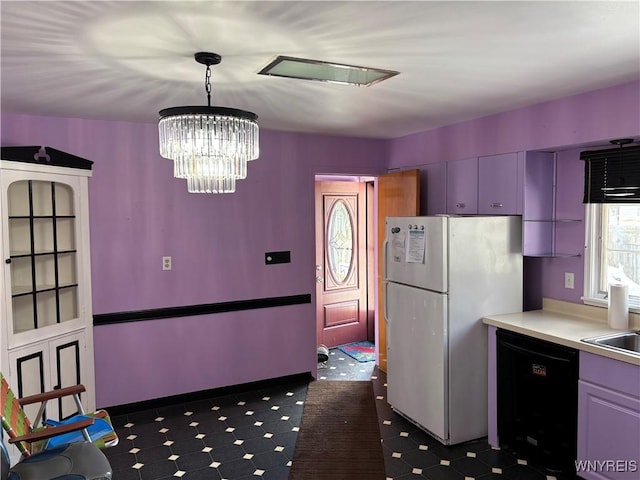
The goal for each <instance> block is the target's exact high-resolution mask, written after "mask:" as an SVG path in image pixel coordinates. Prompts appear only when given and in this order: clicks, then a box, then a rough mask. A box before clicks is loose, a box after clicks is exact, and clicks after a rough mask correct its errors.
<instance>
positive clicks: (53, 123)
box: [1, 82, 640, 406]
mask: <svg viewBox="0 0 640 480" xmlns="http://www.w3.org/2000/svg"><path fill="white" fill-rule="evenodd" d="M639 108H640V83H638V82H635V83H631V84H626V85H621V86H618V87H613V88H609V89H604V90H600V91H596V92H590V93H586V94H582V95H577V96H573V97H568V98H564V99H560V100H557V101H554V102H548V103H544V104H540V105H535V106H531V107H528V108H523V109H519V110H515V111H512V112H506V113H503V114H500V115H493V116H490V117H486V118H483V119H477V120H473V121H469V122H464V123H461V124H457V125H452V126H448V127H443V128H439V129H436V130H431V131H427V132H422V133H418V134H414V135H410V136H407V137H402V138H398V139H395V140H391V141H383V140H370V139H369V140H368V139H353V138H351V139H350V138H340V137H326V136H314V135H306V134H293V133H281V132H262V133H261V155H260V159H258V160H256V161H255V162H253V163H251V164H250V165H249V176H248V178H247V179H246V180H243V181H241V182H239V183H238V188H237V192H236V193H235V194H232V195H195V194H188V193H187V192H186V186H185V183H184V181H183V180H176V179H173V177H172V172H171V168H172V165H171V163H170V161H168V160H164V159H162V158H161V157H160V156H159V155H158V145H157V128H156V126H155V125H150V124H134V123H124V122H103V121H94V120H81V119H65V118H52V117H37V116H27V115H12V114H3V115H2V129H1V136H2V139H1V143H2V145H48V146H52V147H55V148H58V149H60V150H64V151H68V152H70V153H73V154H75V155H79V156H82V157H86V158H88V159H90V160H93V161H94V162H95V163H94V175H93V177H92V178H91V179H90V180H89V195H90V214H91V221H90V227H91V249H92V250H91V255H92V278H93V309H94V313H113V312H121V311H128V310H140V309H147V308H157V307H169V306H182V305H191V304H198V303H214V302H224V301H231V300H243V299H252V298H262V297H272V296H287V295H296V294H304V293H311V294H312V296H313V297H315V283H314V273H315V272H314V265H315V259H314V215H313V211H314V186H313V181H314V174H330V173H338V174H345V175H373V174H376V173H378V172H380V171H382V170H383V169H384V168H385V167H386V168H389V169H392V168H406V167H420V166H424V165H428V164H432V163H436V162H441V161H448V160H454V159H460V158H468V157H473V156H481V155H490V154H495V153H503V152H510V151H520V150H542V149H551V150H554V151H561V153H560V157H559V158H560V161H559V164H558V180H559V181H558V187H559V192H560V193H559V196H558V212H559V215H560V216H564V214H566V215H567V216H569V217H574V216H580V218H581V217H582V216H583V215H584V207H583V205H582V204H581V203H580V202H581V189H582V164H581V162H580V160H579V159H578V154H579V152H580V146H581V145H584V144H588V143H591V144H605V143H606V142H607V141H608V140H609V139H612V138H621V137H636V138H637V137H639V136H640V111H639ZM558 241H559V242H561V244H562V247H563V249H567V250H571V251H574V250H575V251H582V248H583V242H584V223H583V222H581V223H579V224H575V225H573V226H570V227H569V229H568V230H567V231H565V232H560V233H559V238H558ZM272 250H290V251H291V259H292V261H291V263H290V264H283V265H272V266H265V265H264V260H263V258H264V252H266V251H272ZM165 255H170V256H172V257H173V269H172V270H171V271H168V272H167V271H165V272H163V271H162V270H161V257H162V256H165ZM541 262H543V264H542V266H540V268H539V269H537V271H536V275H537V276H538V277H539V278H538V280H537V282H538V283H540V284H541V287H540V288H541V291H542V294H543V295H545V296H548V297H552V298H558V299H563V300H569V301H572V302H579V301H580V295H581V292H582V283H583V282H582V275H583V273H582V257H576V258H569V259H545V260H542V261H541ZM565 271H573V272H574V273H575V275H576V276H575V285H576V288H575V290H566V289H564V288H563V272H565ZM94 337H95V338H94V342H95V355H96V357H95V358H96V398H97V402H98V405H99V406H112V405H120V404H125V403H130V402H135V401H142V400H147V399H152V398H157V397H162V396H167V395H174V394H179V393H184V392H191V391H197V390H202V389H208V388H215V387H220V386H225V385H232V384H239V383H243V382H250V381H254V380H261V379H265V378H272V377H278V376H283V375H289V374H294V373H301V372H307V371H315V368H316V352H315V348H316V338H315V303H312V304H306V305H299V306H290V307H281V308H272V309H261V310H249V311H244V312H234V313H227V314H217V315H208V316H196V317H186V318H177V319H164V320H153V321H145V322H138V323H126V324H117V325H106V326H99V327H96V328H95V329H94Z"/></svg>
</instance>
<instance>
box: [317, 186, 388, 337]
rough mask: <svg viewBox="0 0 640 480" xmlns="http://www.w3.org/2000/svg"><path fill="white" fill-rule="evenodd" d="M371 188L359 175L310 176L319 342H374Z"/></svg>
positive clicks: (373, 258)
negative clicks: (312, 194)
mask: <svg viewBox="0 0 640 480" xmlns="http://www.w3.org/2000/svg"><path fill="white" fill-rule="evenodd" d="M341 178H342V177H341ZM373 191H374V188H373V181H365V180H361V179H360V178H359V177H353V179H349V180H336V181H333V180H331V179H330V177H324V178H323V179H322V180H318V181H316V182H315V226H316V227H315V228H316V266H315V269H316V272H315V273H316V332H317V333H316V334H317V343H318V345H325V346H327V347H328V348H334V347H338V346H341V345H345V344H349V343H354V342H363V341H369V342H371V343H372V344H373V342H374V339H375V317H374V312H375V302H374V292H375V277H374V262H375V256H374V245H375V241H374V239H373V233H374V231H373V198H374V197H373Z"/></svg>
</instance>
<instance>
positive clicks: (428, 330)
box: [385, 282, 449, 440]
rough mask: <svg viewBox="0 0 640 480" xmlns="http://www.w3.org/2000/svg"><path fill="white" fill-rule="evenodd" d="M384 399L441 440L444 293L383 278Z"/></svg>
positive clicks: (444, 418)
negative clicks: (384, 299)
mask: <svg viewBox="0 0 640 480" xmlns="http://www.w3.org/2000/svg"><path fill="white" fill-rule="evenodd" d="M385 287H386V294H387V299H386V301H387V302H388V310H387V314H388V318H387V321H388V324H387V329H388V330H387V355H388V357H387V358H388V366H387V399H388V401H389V403H390V404H391V406H393V408H394V409H395V410H396V411H398V412H399V413H401V414H403V415H404V416H406V417H408V418H409V419H411V420H412V421H414V422H415V423H417V424H418V425H420V426H422V427H423V428H425V429H426V430H428V431H430V432H431V433H433V434H435V435H436V436H438V437H440V438H441V439H443V440H447V438H448V434H449V432H448V423H449V422H448V412H447V404H448V398H447V357H448V356H447V354H446V348H447V320H446V319H447V296H446V295H444V294H441V293H435V292H430V291H428V290H422V289H419V288H415V287H409V286H406V285H400V284H396V283H393V282H389V283H387V285H386V286H385Z"/></svg>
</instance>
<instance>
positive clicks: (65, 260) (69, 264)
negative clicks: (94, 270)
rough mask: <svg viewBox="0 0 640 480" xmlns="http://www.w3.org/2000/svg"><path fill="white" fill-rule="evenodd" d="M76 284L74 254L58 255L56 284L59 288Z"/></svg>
mask: <svg viewBox="0 0 640 480" xmlns="http://www.w3.org/2000/svg"><path fill="white" fill-rule="evenodd" d="M76 283H78V277H77V276H76V254H75V253H61V254H60V255H58V284H59V285H60V286H61V287H64V286H66V285H72V284H76Z"/></svg>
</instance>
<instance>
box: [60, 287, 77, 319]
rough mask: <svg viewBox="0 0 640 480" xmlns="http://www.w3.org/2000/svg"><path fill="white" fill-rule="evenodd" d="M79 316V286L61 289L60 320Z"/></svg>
mask: <svg viewBox="0 0 640 480" xmlns="http://www.w3.org/2000/svg"><path fill="white" fill-rule="evenodd" d="M74 318H78V288H77V287H67V288H63V289H62V290H60V321H61V322H66V321H68V320H73V319H74Z"/></svg>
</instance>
